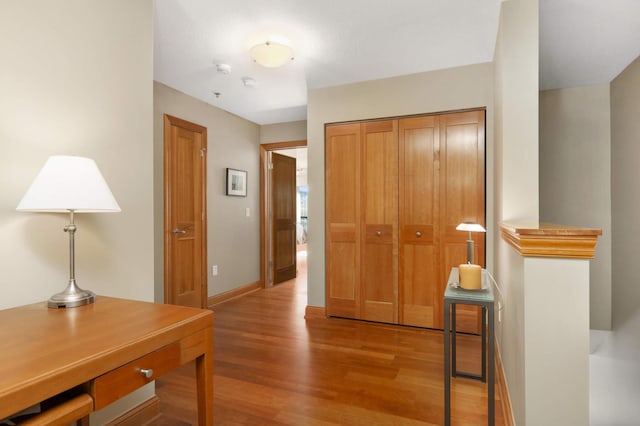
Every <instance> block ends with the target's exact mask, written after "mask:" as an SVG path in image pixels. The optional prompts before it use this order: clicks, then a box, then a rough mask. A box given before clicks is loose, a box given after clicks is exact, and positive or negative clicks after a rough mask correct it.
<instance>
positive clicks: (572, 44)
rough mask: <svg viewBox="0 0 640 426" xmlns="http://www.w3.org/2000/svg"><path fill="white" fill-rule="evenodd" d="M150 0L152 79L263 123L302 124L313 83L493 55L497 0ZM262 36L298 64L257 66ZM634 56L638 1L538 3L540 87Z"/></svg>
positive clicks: (577, 79)
mask: <svg viewBox="0 0 640 426" xmlns="http://www.w3.org/2000/svg"><path fill="white" fill-rule="evenodd" d="M509 1H516V0H509ZM518 1H519V0H518ZM154 5H155V7H154V79H155V80H156V81H159V82H161V83H163V84H166V85H167V86H169V87H172V88H174V89H176V90H179V91H181V92H183V93H185V94H187V95H190V96H192V97H195V98H197V99H200V100H202V101H204V102H207V103H209V104H211V105H214V106H217V107H219V108H222V109H224V110H227V111H229V112H231V113H233V114H236V115H238V116H240V117H243V118H246V119H248V120H250V121H253V122H255V123H258V124H270V123H278V122H287V121H296V120H304V119H306V103H307V91H308V90H311V89H317V88H322V87H329V86H336V85H341V84H348V83H354V82H358V81H366V80H375V79H380V78H387V77H393V76H398V75H405V74H413V73H418V72H425V71H432V70H436V69H444V68H451V67H457V66H463V65H469V64H474V63H482V62H490V61H492V60H493V51H494V46H495V40H496V34H497V27H498V20H499V12H500V5H501V0H401V1H391V0H375V1H371V0H342V1H337V0H324V1H312V0H270V1H264V0H155V3H154ZM269 35H279V36H284V37H286V38H288V39H289V40H290V42H291V45H292V47H293V49H294V55H295V59H294V60H293V61H291V62H290V63H288V64H286V65H285V66H283V67H281V68H276V69H273V68H263V67H261V66H259V65H258V64H256V63H254V62H253V61H252V60H251V58H250V57H249V52H248V51H249V48H250V47H251V46H252V45H253V44H256V43H258V42H263V41H264V40H265V38H266V37H267V36H269ZM638 55H640V0H611V1H608V2H603V1H602V0H540V56H541V58H540V82H541V83H540V84H541V88H542V89H552V88H560V87H574V86H581V85H589V84H599V83H607V82H609V81H611V79H612V78H614V77H615V76H616V75H617V74H618V73H619V72H620V71H621V70H622V69H624V68H625V67H626V66H627V65H628V64H629V63H630V62H631V61H632V60H633V59H635V58H636V57H637V56H638ZM217 64H228V65H230V66H231V72H230V73H229V74H224V73H221V72H218V71H217V70H216V65H217ZM243 77H251V78H253V79H254V80H255V81H256V85H255V86H254V87H245V86H244V85H243V83H242V78H243ZM214 93H218V94H219V95H218V96H216V95H215V94H214Z"/></svg>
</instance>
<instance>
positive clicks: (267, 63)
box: [249, 41, 293, 68]
mask: <svg viewBox="0 0 640 426" xmlns="http://www.w3.org/2000/svg"><path fill="white" fill-rule="evenodd" d="M249 54H250V55H251V59H253V60H254V61H256V62H257V63H258V64H260V65H262V66H263V67H267V68H277V67H281V66H282V65H284V64H286V63H287V62H288V61H290V60H292V59H293V49H292V48H291V47H289V46H287V45H285V44H282V43H276V42H273V41H267V42H266V43H260V44H256V45H255V46H253V47H252V48H251V49H250V50H249Z"/></svg>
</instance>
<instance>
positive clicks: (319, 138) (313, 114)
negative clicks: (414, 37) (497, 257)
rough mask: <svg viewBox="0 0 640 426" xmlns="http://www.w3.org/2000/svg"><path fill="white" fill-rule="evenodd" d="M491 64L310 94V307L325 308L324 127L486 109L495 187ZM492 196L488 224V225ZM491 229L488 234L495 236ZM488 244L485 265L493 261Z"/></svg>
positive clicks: (489, 160)
mask: <svg viewBox="0 0 640 426" xmlns="http://www.w3.org/2000/svg"><path fill="white" fill-rule="evenodd" d="M492 95H493V90H492V64H490V63H486V64H478V65H471V66H466V67H460V68H452V69H447V70H441V71H433V72H428V73H421V74H413V75H407V76H402V77H396V78H388V79H383V80H374V81H368V82H363V83H356V84H348V85H344V86H336V87H330V88H324V89H316V90H311V91H310V92H309V94H308V107H307V144H308V145H307V146H308V155H309V245H308V252H309V255H308V256H309V257H308V268H309V269H308V304H309V305H310V306H320V307H323V306H325V292H324V290H325V256H324V254H325V247H324V239H325V219H324V209H325V206H324V161H325V160H324V125H325V123H332V122H340V121H350V120H361V119H370V118H381V117H392V116H402V115H410V114H421V113H429V112H439V111H451V110H458V109H465V108H474V107H485V106H486V107H487V115H486V123H487V125H486V129H487V136H486V147H487V148H486V150H487V153H486V158H487V187H488V188H491V186H492V184H493V175H492V173H491V171H492V170H493V161H492V159H493V153H492V149H493V132H492V130H493V99H492ZM491 197H492V192H491V191H488V193H487V222H488V223H492V222H493V220H492V217H493V216H492V215H493V209H492V206H493V203H492V201H491V200H492V198H491ZM495 231H496V230H495V227H494V228H492V227H489V229H488V233H489V235H491V234H492V233H494V232H495ZM492 252H493V250H492V243H491V242H489V241H488V242H487V265H491V262H492V255H491V253H492Z"/></svg>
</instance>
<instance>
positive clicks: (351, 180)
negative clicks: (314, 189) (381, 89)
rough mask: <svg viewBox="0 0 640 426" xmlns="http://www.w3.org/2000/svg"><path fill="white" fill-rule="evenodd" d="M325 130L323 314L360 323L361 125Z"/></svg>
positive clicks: (346, 125) (332, 126)
mask: <svg viewBox="0 0 640 426" xmlns="http://www.w3.org/2000/svg"><path fill="white" fill-rule="evenodd" d="M325 130H326V133H325V162H326V167H325V194H326V198H325V216H326V217H325V227H326V231H325V232H326V236H325V244H326V257H325V262H326V269H325V273H326V277H325V280H326V285H325V292H326V296H325V298H326V312H327V315H330V316H338V317H345V318H355V319H359V318H361V306H360V305H361V304H360V300H361V296H360V288H361V279H360V270H361V267H360V240H361V238H360V229H361V222H360V214H361V212H360V178H361V168H360V158H361V155H360V123H355V124H343V125H331V126H327V127H326V129H325Z"/></svg>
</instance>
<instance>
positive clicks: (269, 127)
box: [260, 120, 307, 144]
mask: <svg viewBox="0 0 640 426" xmlns="http://www.w3.org/2000/svg"><path fill="white" fill-rule="evenodd" d="M306 139H307V121H306V120H302V121H291V122H287V123H276V124H265V125H263V126H260V143H261V144H263V143H273V142H286V141H302V140H306Z"/></svg>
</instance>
